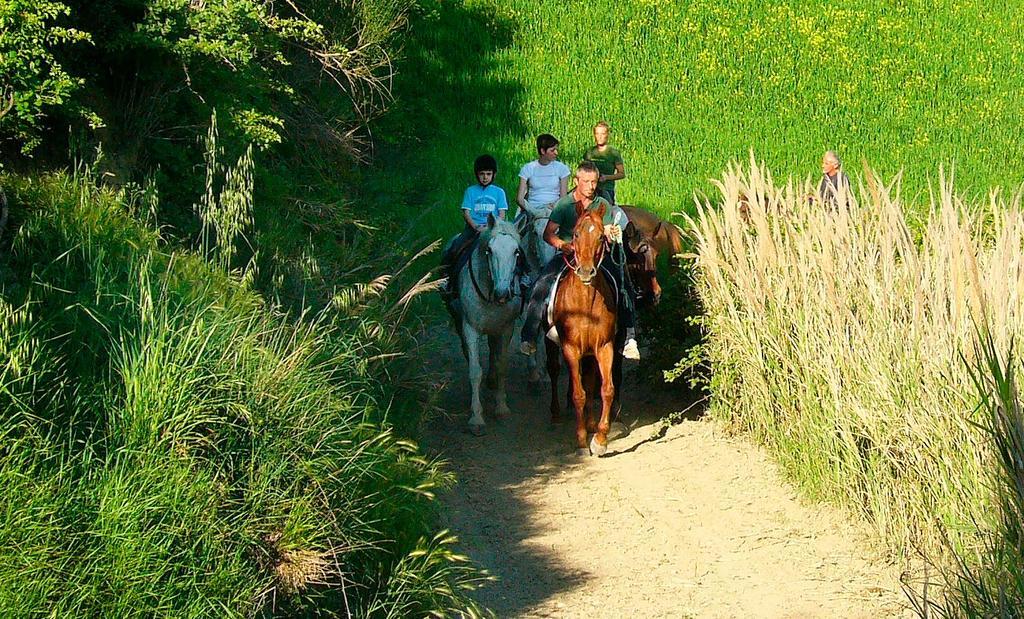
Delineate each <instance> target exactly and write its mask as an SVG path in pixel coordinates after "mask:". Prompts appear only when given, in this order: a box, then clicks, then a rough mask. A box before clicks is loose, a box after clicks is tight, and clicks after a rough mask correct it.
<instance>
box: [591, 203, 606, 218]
mask: <svg viewBox="0 0 1024 619" xmlns="http://www.w3.org/2000/svg"><path fill="white" fill-rule="evenodd" d="M607 209H608V203H607V202H605V201H604V200H602V201H601V206H599V207H597V208H596V209H595V210H594V211H593V212H594V214H596V215H597V216H598V217H600V218H602V219H603V218H604V212H605V211H606V210H607Z"/></svg>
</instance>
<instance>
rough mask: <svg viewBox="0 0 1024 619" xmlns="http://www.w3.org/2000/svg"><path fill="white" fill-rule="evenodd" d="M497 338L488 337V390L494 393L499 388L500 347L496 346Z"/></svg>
mask: <svg viewBox="0 0 1024 619" xmlns="http://www.w3.org/2000/svg"><path fill="white" fill-rule="evenodd" d="M496 339H497V338H496V337H495V336H493V335H488V336H487V388H488V389H490V390H491V391H494V390H495V389H496V388H497V387H498V354H499V349H500V346H495V343H496Z"/></svg>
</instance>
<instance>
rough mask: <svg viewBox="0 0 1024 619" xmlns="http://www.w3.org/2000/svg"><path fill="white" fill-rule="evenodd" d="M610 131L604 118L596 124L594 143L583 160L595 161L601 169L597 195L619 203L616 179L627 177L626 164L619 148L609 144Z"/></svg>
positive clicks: (613, 202)
mask: <svg viewBox="0 0 1024 619" xmlns="http://www.w3.org/2000/svg"><path fill="white" fill-rule="evenodd" d="M610 131H611V129H610V128H609V127H608V123H606V122H605V121H603V120H602V121H601V122H599V123H597V124H596V125H594V145H593V146H592V147H590V149H589V150H588V151H587V154H585V155H583V160H584V161H590V162H593V163H594V165H596V166H597V169H598V170H600V171H601V176H600V177H598V179H597V180H598V182H597V195H599V196H601V197H602V198H604V199H605V200H607V201H608V202H611V203H612V204H617V203H616V202H615V181H621V180H622V179H624V178H626V164H625V163H624V162H623V161H622V154H621V153H619V149H617V148H615V147H614V146H610V145H609V144H608V134H609V133H610Z"/></svg>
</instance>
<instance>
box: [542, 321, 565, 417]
mask: <svg viewBox="0 0 1024 619" xmlns="http://www.w3.org/2000/svg"><path fill="white" fill-rule="evenodd" d="M544 353H545V354H546V355H547V364H548V380H549V381H550V382H551V423H558V422H559V421H560V417H561V411H560V410H559V409H558V373H559V372H560V371H561V370H562V359H561V356H560V355H559V354H558V345H557V344H555V343H554V342H552V341H551V340H549V339H547V338H544Z"/></svg>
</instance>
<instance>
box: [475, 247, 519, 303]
mask: <svg viewBox="0 0 1024 619" xmlns="http://www.w3.org/2000/svg"><path fill="white" fill-rule="evenodd" d="M499 234H504V235H506V236H511V235H510V234H508V233H507V232H501V233H499ZM518 245H519V244H518V243H516V246H517V247H518ZM482 246H483V243H478V244H477V248H476V249H474V250H473V254H472V255H471V256H470V257H469V265H468V267H469V281H470V282H472V284H473V290H475V291H476V293H477V294H478V295H479V296H480V298H481V299H483V300H484V301H486V302H487V303H490V304H491V305H498V304H497V303H495V301H494V273H492V272H491V265H490V263H489V262H487V261H485V264H487V277H488V278H490V280H491V293H490V294H484V291H483V290H481V289H480V282H479V281H477V278H476V269H474V268H473V263H474V262H475V261H476V260H475V258H476V254H477V251H478V250H479V249H480V247H482ZM514 269H515V267H513V270H514ZM518 288H519V287H518V286H510V290H511V294H510V295H509V299H510V300H511V299H512V298H515V297H518V296H519V291H518Z"/></svg>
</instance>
